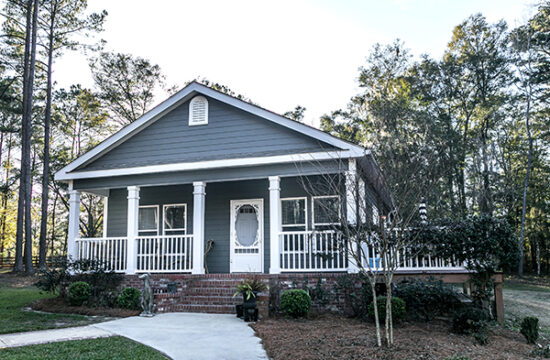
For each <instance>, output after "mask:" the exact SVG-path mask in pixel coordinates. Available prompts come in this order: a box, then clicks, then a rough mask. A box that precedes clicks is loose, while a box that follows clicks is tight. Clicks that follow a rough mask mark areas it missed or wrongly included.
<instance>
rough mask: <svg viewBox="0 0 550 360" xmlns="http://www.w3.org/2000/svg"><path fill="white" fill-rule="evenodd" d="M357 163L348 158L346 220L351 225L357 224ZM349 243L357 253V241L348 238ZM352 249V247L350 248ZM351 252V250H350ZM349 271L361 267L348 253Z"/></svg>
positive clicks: (354, 271)
mask: <svg viewBox="0 0 550 360" xmlns="http://www.w3.org/2000/svg"><path fill="white" fill-rule="evenodd" d="M357 190H358V189H357V163H356V161H355V159H349V160H348V171H346V220H347V222H348V224H350V225H357V200H358V199H357V196H358V191H357ZM348 241H349V245H348V246H350V247H351V246H353V250H355V251H353V252H355V253H357V249H358V248H357V246H358V244H357V242H356V241H354V240H353V239H348ZM350 250H351V249H350ZM350 252H351V251H350ZM348 272H349V273H357V272H359V267H358V266H357V263H356V262H355V259H354V258H353V256H351V254H349V253H348Z"/></svg>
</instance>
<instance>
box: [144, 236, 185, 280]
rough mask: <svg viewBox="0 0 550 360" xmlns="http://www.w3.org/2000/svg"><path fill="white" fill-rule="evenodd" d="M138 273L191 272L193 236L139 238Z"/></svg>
mask: <svg viewBox="0 0 550 360" xmlns="http://www.w3.org/2000/svg"><path fill="white" fill-rule="evenodd" d="M136 241H137V244H136V250H137V267H136V270H137V272H163V273H165V272H190V271H191V270H192V269H193V258H192V255H193V235H160V236H139V237H137V239H136Z"/></svg>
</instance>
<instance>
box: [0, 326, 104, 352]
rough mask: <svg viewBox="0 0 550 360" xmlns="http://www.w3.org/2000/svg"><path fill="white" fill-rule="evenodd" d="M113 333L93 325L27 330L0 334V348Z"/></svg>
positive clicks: (91, 337)
mask: <svg viewBox="0 0 550 360" xmlns="http://www.w3.org/2000/svg"><path fill="white" fill-rule="evenodd" d="M113 335H114V334H113V333H111V332H110V331H107V330H104V329H100V328H97V327H94V326H93V325H88V326H79V327H71V328H65V329H54V330H40V331H29V332H22V333H14V334H3V335H0V348H4V347H16V346H26V345H35V344H44V343H49V342H56V341H67V340H81V339H94V338H100V337H109V336H113Z"/></svg>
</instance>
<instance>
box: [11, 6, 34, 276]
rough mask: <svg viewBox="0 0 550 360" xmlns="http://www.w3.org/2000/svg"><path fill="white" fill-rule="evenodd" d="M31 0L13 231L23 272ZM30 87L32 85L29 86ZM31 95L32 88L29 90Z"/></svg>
mask: <svg viewBox="0 0 550 360" xmlns="http://www.w3.org/2000/svg"><path fill="white" fill-rule="evenodd" d="M32 4H33V1H32V0H27V5H26V8H27V14H26V15H27V16H26V21H27V22H26V27H25V53H24V55H23V117H22V120H21V170H20V177H19V197H18V199H17V230H16V233H15V263H14V267H13V271H14V272H23V235H24V224H25V199H26V197H27V195H26V190H27V184H26V182H27V172H28V166H29V163H30V144H27V133H30V131H31V130H30V129H28V124H29V122H30V121H29V120H30V117H31V114H29V113H28V102H29V86H30V83H31V81H30V73H31V71H30V64H29V59H30V56H31V54H30V53H31V29H32ZM31 87H32V86H31ZM31 95H32V90H31Z"/></svg>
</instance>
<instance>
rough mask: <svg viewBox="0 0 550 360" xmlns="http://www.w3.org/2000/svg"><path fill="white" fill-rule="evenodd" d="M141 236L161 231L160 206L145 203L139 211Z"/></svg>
mask: <svg viewBox="0 0 550 360" xmlns="http://www.w3.org/2000/svg"><path fill="white" fill-rule="evenodd" d="M138 233H139V236H152V235H158V233H159V206H158V205H144V206H140V207H139V213H138Z"/></svg>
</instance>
